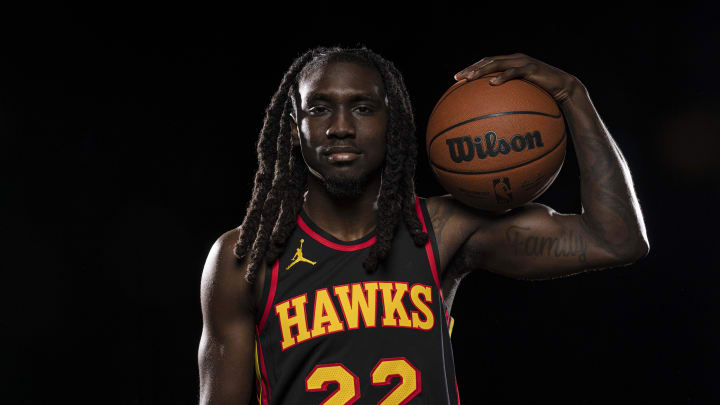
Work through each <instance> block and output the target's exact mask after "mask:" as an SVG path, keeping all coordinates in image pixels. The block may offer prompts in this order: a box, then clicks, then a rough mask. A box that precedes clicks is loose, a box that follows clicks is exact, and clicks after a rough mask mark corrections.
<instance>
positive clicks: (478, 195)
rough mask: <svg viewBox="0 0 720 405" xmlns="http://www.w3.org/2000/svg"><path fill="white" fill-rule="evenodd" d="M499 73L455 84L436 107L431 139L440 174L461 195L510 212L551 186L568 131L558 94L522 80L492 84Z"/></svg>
mask: <svg viewBox="0 0 720 405" xmlns="http://www.w3.org/2000/svg"><path fill="white" fill-rule="evenodd" d="M496 75H497V74H490V75H488V76H484V77H482V78H479V79H476V80H472V81H467V80H461V81H459V82H457V83H455V84H454V85H453V86H452V87H450V88H449V89H448V90H447V91H446V92H445V94H443V96H442V97H441V98H440V101H438V103H437V104H436V105H435V108H434V109H433V111H432V113H431V114H430V118H429V120H428V127H427V135H426V142H425V146H426V151H427V153H428V158H429V161H430V166H431V167H432V169H433V172H434V173H435V175H436V176H437V179H438V181H439V182H440V184H441V185H442V186H443V187H444V188H445V190H447V191H448V192H449V193H450V194H452V196H453V197H454V198H455V199H457V200H459V201H460V202H462V203H464V204H466V205H469V206H471V207H475V208H478V209H481V210H486V211H494V212H503V211H507V210H509V209H512V208H515V207H519V206H521V205H524V204H526V203H528V202H530V201H532V200H534V199H536V198H537V197H539V196H540V195H541V194H542V193H544V192H545V190H547V189H548V187H550V185H551V184H552V183H553V181H554V180H555V178H556V177H557V175H558V173H560V169H561V168H562V164H563V162H564V160H565V147H566V142H567V136H566V133H565V122H564V120H563V116H562V113H561V111H560V108H559V107H558V105H557V103H555V100H553V98H552V96H550V95H549V94H548V93H547V92H545V91H544V90H543V89H541V88H540V87H538V86H536V85H535V84H533V83H530V82H528V81H525V80H521V79H517V80H509V81H507V82H505V83H503V84H501V85H499V86H491V85H490V83H489V80H490V78H491V77H493V76H496ZM511 184H512V188H511ZM493 196H495V197H494V198H493Z"/></svg>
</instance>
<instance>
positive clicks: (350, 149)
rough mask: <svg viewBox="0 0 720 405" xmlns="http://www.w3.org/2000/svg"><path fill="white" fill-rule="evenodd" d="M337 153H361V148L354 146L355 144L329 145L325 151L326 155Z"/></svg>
mask: <svg viewBox="0 0 720 405" xmlns="http://www.w3.org/2000/svg"><path fill="white" fill-rule="evenodd" d="M337 153H354V154H360V149H358V148H356V147H354V146H349V145H348V146H329V147H327V148H325V150H324V151H323V154H325V155H334V154H337Z"/></svg>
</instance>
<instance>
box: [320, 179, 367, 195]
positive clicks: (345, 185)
mask: <svg viewBox="0 0 720 405" xmlns="http://www.w3.org/2000/svg"><path fill="white" fill-rule="evenodd" d="M368 181H369V177H368V176H360V177H328V178H325V179H323V180H322V183H323V186H325V190H327V192H328V193H330V195H332V196H333V197H335V198H338V199H348V198H357V197H360V195H362V193H363V190H364V189H365V186H366V185H367V184H368Z"/></svg>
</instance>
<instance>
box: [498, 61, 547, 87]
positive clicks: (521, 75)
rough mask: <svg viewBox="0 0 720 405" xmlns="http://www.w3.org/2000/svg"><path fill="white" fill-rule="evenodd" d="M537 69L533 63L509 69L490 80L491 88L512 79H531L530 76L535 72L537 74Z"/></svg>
mask: <svg viewBox="0 0 720 405" xmlns="http://www.w3.org/2000/svg"><path fill="white" fill-rule="evenodd" d="M538 68H539V66H538V65H537V64H535V63H528V64H526V65H523V66H517V67H511V68H509V69H506V70H504V71H503V72H502V73H500V74H499V75H497V76H495V77H493V78H492V79H490V84H491V85H493V86H498V85H501V84H503V83H505V82H507V81H508V80H512V79H531V76H532V75H533V74H534V73H535V72H537V70H538Z"/></svg>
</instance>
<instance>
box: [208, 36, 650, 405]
mask: <svg viewBox="0 0 720 405" xmlns="http://www.w3.org/2000/svg"><path fill="white" fill-rule="evenodd" d="M490 72H503V73H502V74H501V75H500V76H498V77H497V78H496V79H495V80H494V82H493V83H492V84H493V85H498V86H501V85H502V83H504V82H506V81H508V80H511V79H516V78H523V79H525V80H528V81H531V82H533V83H535V84H537V85H538V86H540V87H542V88H543V89H545V90H546V91H547V92H548V93H549V94H551V95H552V96H553V97H554V99H555V100H556V101H557V102H558V104H559V105H560V107H561V108H562V110H563V113H564V115H565V117H566V119H567V122H568V125H569V129H570V132H571V134H572V136H573V140H574V144H575V149H576V151H577V156H578V162H579V165H580V175H581V194H582V196H581V197H582V205H583V212H582V214H581V215H575V214H560V213H557V212H555V211H554V210H552V209H551V208H549V207H547V206H544V205H541V204H536V203H531V204H527V205H525V206H523V207H520V208H517V209H514V210H511V211H509V212H507V213H504V214H501V215H498V214H488V213H484V212H481V211H478V210H474V209H471V208H468V207H466V206H464V205H462V204H460V203H459V202H457V201H456V200H455V199H453V197H452V196H451V195H445V196H437V197H430V198H427V199H426V198H420V197H417V196H416V195H415V192H414V186H413V176H414V170H415V163H416V156H417V146H416V138H415V126H414V120H413V115H412V109H411V105H410V100H409V98H408V94H407V91H406V89H405V86H404V84H403V80H402V77H401V75H400V73H399V72H398V70H397V69H396V68H395V67H394V66H393V65H392V64H391V63H390V62H388V61H386V60H385V59H383V58H381V57H380V56H378V55H377V54H375V53H373V52H371V51H370V50H367V49H364V48H362V49H337V48H332V49H326V48H318V49H314V50H311V51H308V52H307V53H305V54H304V55H302V56H300V57H299V58H298V59H297V60H295V62H294V63H293V64H292V66H291V67H290V69H289V70H288V72H287V73H286V74H285V76H284V77H283V79H282V82H281V84H280V87H279V89H278V90H277V92H276V93H275V95H274V97H273V99H272V101H271V104H270V106H269V107H268V109H267V114H266V117H265V122H264V126H263V129H262V131H261V133H260V139H259V143H258V145H257V149H258V160H259V170H258V172H257V174H256V176H255V185H254V189H253V194H252V200H251V202H250V205H249V208H248V210H247V213H246V215H245V218H244V220H243V223H242V225H241V226H240V227H238V228H236V229H233V230H230V231H228V232H227V233H225V234H224V235H222V236H220V237H219V239H218V240H217V242H216V243H215V245H214V246H213V247H212V249H211V251H210V253H209V256H208V258H207V262H206V265H205V268H204V271H203V278H202V287H201V296H202V309H203V320H204V328H203V333H202V339H201V342H200V349H199V356H198V357H199V366H200V403H201V404H214V405H218V404H245V403H248V402H249V401H250V399H251V396H252V392H253V384H255V387H256V392H257V400H258V402H259V403H261V404H319V403H324V404H352V403H361V404H379V403H382V404H405V403H412V404H432V405H437V404H457V403H459V393H458V387H457V383H456V379H455V371H454V363H453V353H452V349H451V344H450V340H449V339H450V333H451V327H452V325H451V321H452V318H451V317H450V315H449V314H450V309H451V306H452V301H453V297H454V294H455V291H456V289H457V287H458V285H459V283H460V280H461V279H462V278H463V276H465V275H466V274H468V273H469V272H470V271H481V270H486V271H491V272H493V273H497V274H501V275H505V276H507V277H512V278H515V279H523V280H540V279H551V278H557V277H562V276H568V275H571V274H576V273H580V272H583V271H587V270H592V269H601V268H608V267H613V266H620V265H626V264H629V263H632V262H634V261H636V260H638V259H639V258H642V257H643V256H645V255H646V254H647V252H648V249H649V247H648V246H649V245H648V241H647V236H646V233H645V226H644V223H643V218H642V214H641V211H640V206H639V204H638V200H637V197H636V196H635V193H634V190H633V186H632V180H631V177H630V171H629V169H628V166H627V164H626V163H625V160H624V159H623V157H622V154H621V153H620V150H619V149H618V147H617V145H616V144H615V142H614V141H613V139H612V138H611V136H610V134H609V133H608V131H607V129H606V128H605V126H604V125H603V123H602V121H601V120H600V117H599V116H598V113H597V112H596V111H595V109H594V107H593V105H592V103H591V101H590V98H589V96H588V93H587V91H586V89H585V88H584V86H583V85H582V84H581V82H580V81H579V80H578V79H576V78H575V77H573V76H571V75H569V74H567V73H565V72H563V71H561V70H559V69H556V68H553V67H551V66H548V65H546V64H544V63H542V62H540V61H537V60H535V59H533V58H530V57H528V56H525V55H522V54H514V55H509V56H497V57H490V58H484V59H482V60H480V61H479V62H477V63H475V64H473V65H472V66H470V67H468V68H466V69H464V70H462V71H461V72H459V73H458V74H457V75H456V76H455V78H456V79H457V80H461V79H467V80H473V79H476V78H478V77H481V76H483V75H485V74H487V73H490ZM568 239H572V241H570V242H568ZM539 241H542V242H539ZM563 241H564V242H563ZM561 243H565V245H563V246H565V248H564V249H563V250H562V254H557V253H558V250H557V249H558V244H561ZM567 246H572V248H567ZM553 247H555V249H553Z"/></svg>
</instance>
